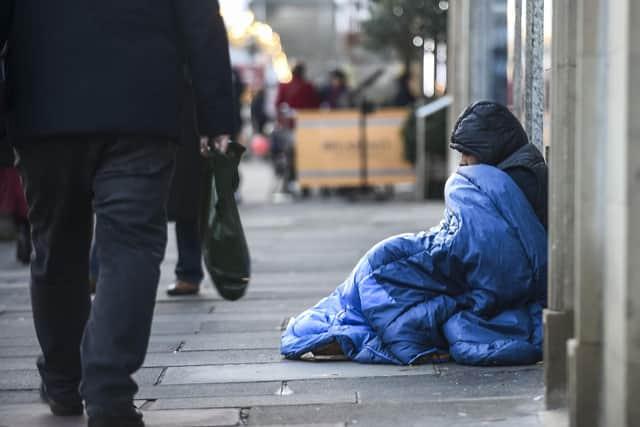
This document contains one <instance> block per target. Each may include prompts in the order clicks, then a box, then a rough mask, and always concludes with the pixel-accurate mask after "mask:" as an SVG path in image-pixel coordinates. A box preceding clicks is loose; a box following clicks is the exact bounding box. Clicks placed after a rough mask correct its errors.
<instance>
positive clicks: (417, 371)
mask: <svg viewBox="0 0 640 427" xmlns="http://www.w3.org/2000/svg"><path fill="white" fill-rule="evenodd" d="M243 167H244V170H243V179H244V184H243V196H244V203H243V205H242V206H241V214H242V218H243V221H244V224H245V228H246V234H247V237H248V239H249V243H250V247H251V251H252V259H253V276H252V280H251V285H250V290H249V292H248V294H247V295H246V297H245V298H243V299H242V300H240V301H237V302H228V301H224V300H222V299H221V298H220V297H219V296H218V295H217V294H216V292H215V290H214V289H213V288H212V287H211V285H210V284H209V283H208V282H207V283H206V285H205V287H204V289H203V290H202V292H201V294H200V295H198V296H196V297H179V298H169V297H167V296H166V295H165V293H164V290H165V288H166V286H167V285H168V284H169V283H170V282H171V281H172V280H173V267H174V263H175V260H176V249H175V239H174V236H173V229H172V228H171V227H170V230H169V231H170V233H169V234H170V237H171V238H170V243H169V248H168V250H167V255H166V260H165V262H164V264H163V267H162V278H161V283H160V288H159V291H158V298H157V306H156V314H155V318H154V323H153V331H152V337H151V344H150V348H149V354H148V355H147V358H146V361H145V365H144V367H143V369H142V370H141V371H140V372H139V373H138V374H137V375H136V380H137V381H138V382H139V384H140V392H139V394H138V396H137V398H138V400H137V401H136V404H137V405H138V406H139V407H140V408H141V409H142V410H143V411H144V413H145V420H146V422H147V425H149V426H180V427H188V426H194V427H195V426H198V427H200V426H231V425H256V426H283V425H286V426H315V427H324V426H327V427H329V426H331V427H333V426H423V425H424V426H427V425H428V426H445V425H446V426H451V427H453V426H481V425H491V426H518V427H527V426H541V425H543V422H544V420H545V419H546V418H545V417H547V418H548V417H549V416H552V415H553V414H551V415H550V414H548V413H547V414H544V413H542V412H541V411H542V409H543V399H542V396H543V392H544V390H543V383H542V366H539V365H537V366H527V367H501V368H478V367H465V366H459V365H455V364H452V363H447V364H438V365H422V366H417V367H406V366H389V365H360V364H356V363H353V362H300V361H287V360H283V359H282V357H281V356H280V355H279V351H278V347H279V335H280V331H281V329H282V326H283V325H284V324H286V321H287V319H288V318H289V317H290V316H293V315H295V314H297V313H298V312H300V311H301V310H303V309H305V308H307V307H308V306H309V305H311V304H313V303H315V302H316V301H318V300H319V299H320V298H322V297H323V296H325V295H327V294H328V293H329V292H331V291H332V290H333V289H334V288H335V287H336V286H337V285H338V284H339V283H340V282H341V281H342V280H343V279H344V278H345V277H346V276H347V275H348V274H349V272H350V270H351V268H352V267H353V266H354V265H355V263H356V261H357V260H358V258H359V257H360V256H361V255H362V254H363V253H364V251H366V250H367V249H368V248H369V247H370V246H371V245H372V244H374V243H376V242H378V241H379V240H381V239H383V238H386V237H388V236H390V235H393V234H397V233H402V232H412V231H417V230H422V229H426V228H428V227H430V226H432V225H434V224H436V223H437V222H438V221H439V219H440V217H441V214H442V209H443V205H442V204H441V203H420V204H419V203H414V202H410V201H404V200H403V199H407V197H402V195H400V197H399V198H397V199H396V200H394V201H390V202H382V203H376V202H372V201H363V202H356V203H350V202H346V201H342V200H340V199H332V198H329V199H320V198H317V199H312V200H307V201H285V202H284V203H279V204H272V203H269V200H270V197H269V195H268V189H269V187H270V185H271V183H270V179H271V178H270V172H269V169H268V168H267V167H265V166H264V165H261V164H259V163H248V164H245V165H244V166H243ZM28 276H29V275H28V270H27V269H25V268H24V267H21V266H19V265H17V264H16V263H15V262H14V260H13V247H12V245H11V244H9V243H6V242H5V243H0V427H2V426H12V427H13V426H29V427H31V426H83V425H85V423H86V420H85V419H84V418H82V417H78V418H72V419H56V418H54V417H53V416H51V415H49V412H48V408H46V407H45V406H44V405H42V404H40V403H39V401H38V393H37V386H38V381H39V379H38V376H37V372H36V369H35V364H34V360H35V357H36V356H37V354H38V345H37V341H36V339H35V334H34V331H33V324H32V316H31V313H30V307H29V295H28Z"/></svg>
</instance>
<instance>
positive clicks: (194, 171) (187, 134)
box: [167, 81, 204, 221]
mask: <svg viewBox="0 0 640 427" xmlns="http://www.w3.org/2000/svg"><path fill="white" fill-rule="evenodd" d="M183 93H184V95H183V100H182V117H181V120H182V128H181V132H180V147H178V150H177V151H176V166H175V171H174V173H173V182H172V183H171V192H170V194H169V203H168V205H167V211H168V215H169V220H170V221H197V220H198V218H199V215H200V202H201V198H202V185H203V182H202V181H203V179H204V162H203V159H202V157H201V156H200V136H199V135H198V130H197V124H196V112H195V105H194V99H193V92H192V88H191V85H190V84H189V83H188V82H187V81H185V82H184V92H183Z"/></svg>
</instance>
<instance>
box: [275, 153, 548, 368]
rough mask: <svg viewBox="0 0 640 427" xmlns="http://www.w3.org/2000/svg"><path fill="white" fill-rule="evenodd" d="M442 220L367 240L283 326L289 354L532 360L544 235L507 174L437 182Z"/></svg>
mask: <svg viewBox="0 0 640 427" xmlns="http://www.w3.org/2000/svg"><path fill="white" fill-rule="evenodd" d="M445 200H446V209H445V213H444V219H443V220H442V222H440V224H439V225H438V226H437V227H434V228H432V229H431V230H429V231H427V232H419V233H416V234H402V235H399V236H394V237H391V238H389V239H386V240H384V241H382V242H380V243H378V244H377V245H375V246H374V247H373V248H372V249H371V250H369V252H368V253H367V254H366V255H365V256H364V257H363V258H362V259H361V260H360V262H359V263H358V264H357V265H356V267H355V269H354V270H353V272H352V273H351V275H350V276H349V278H348V279H347V280H346V281H345V282H344V283H343V284H342V285H340V286H339V287H338V288H337V289H336V290H335V291H334V292H333V293H332V294H331V295H330V296H328V297H327V298H324V299H323V300H321V301H320V302H318V303H317V304H316V305H315V306H314V307H312V308H310V309H308V310H306V311H305V312H303V313H302V314H300V315H299V316H297V317H296V318H295V319H292V321H291V322H290V323H289V325H288V327H287V329H286V331H285V332H284V334H283V335H282V339H281V352H282V354H283V355H284V356H286V357H287V358H290V359H296V358H299V357H300V356H302V355H303V354H305V353H307V352H309V351H312V350H315V349H319V348H321V347H323V346H325V345H328V344H330V343H333V342H337V343H338V344H339V345H340V347H341V348H342V351H343V353H344V354H345V355H347V356H348V357H349V358H350V359H352V360H355V361H357V362H362V363H395V364H413V363H416V362H419V361H420V360H419V359H420V358H422V357H423V356H432V355H446V354H450V355H451V357H452V358H453V359H454V360H455V361H456V362H458V363H463V364H471V365H517V364H530V363H535V362H537V361H539V360H541V358H542V339H543V337H542V321H541V315H542V307H543V306H544V305H545V303H546V298H547V295H546V294H547V280H546V278H547V235H546V231H545V229H544V227H543V226H542V225H541V223H540V221H539V220H538V218H537V217H536V215H535V213H534V211H533V209H532V207H531V205H530V204H529V202H528V201H527V199H526V198H525V197H524V195H523V194H522V192H521V190H520V189H519V188H518V186H517V185H516V184H515V183H514V182H513V181H512V179H511V178H510V177H509V176H508V175H507V174H505V173H504V172H502V171H501V170H499V169H497V168H495V167H493V166H488V165H483V164H480V165H474V166H466V167H461V168H460V169H459V170H458V171H457V172H456V173H455V174H453V175H452V176H451V177H450V178H449V180H448V181H447V185H446V189H445Z"/></svg>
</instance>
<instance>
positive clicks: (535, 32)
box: [524, 0, 544, 153]
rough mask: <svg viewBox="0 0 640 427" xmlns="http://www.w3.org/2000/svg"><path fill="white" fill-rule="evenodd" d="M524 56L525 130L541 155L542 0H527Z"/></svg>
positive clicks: (542, 99) (542, 89)
mask: <svg viewBox="0 0 640 427" xmlns="http://www.w3.org/2000/svg"><path fill="white" fill-rule="evenodd" d="M525 54H526V59H527V60H526V67H525V71H524V72H525V106H524V109H525V129H526V131H527V134H528V135H529V141H530V142H531V143H532V144H533V145H535V146H536V147H537V148H538V149H539V150H540V152H542V153H544V151H543V120H544V115H543V112H544V69H543V61H544V0H527V47H526V52H525Z"/></svg>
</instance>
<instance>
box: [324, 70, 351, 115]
mask: <svg viewBox="0 0 640 427" xmlns="http://www.w3.org/2000/svg"><path fill="white" fill-rule="evenodd" d="M320 95H321V98H322V103H321V106H322V107H324V108H329V109H331V110H335V109H341V108H351V107H353V100H352V99H351V93H350V90H349V84H348V83H347V75H346V74H345V73H344V71H342V70H340V69H335V70H333V71H331V72H330V73H329V84H328V85H326V86H325V87H324V88H322V90H321V91H320Z"/></svg>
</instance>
